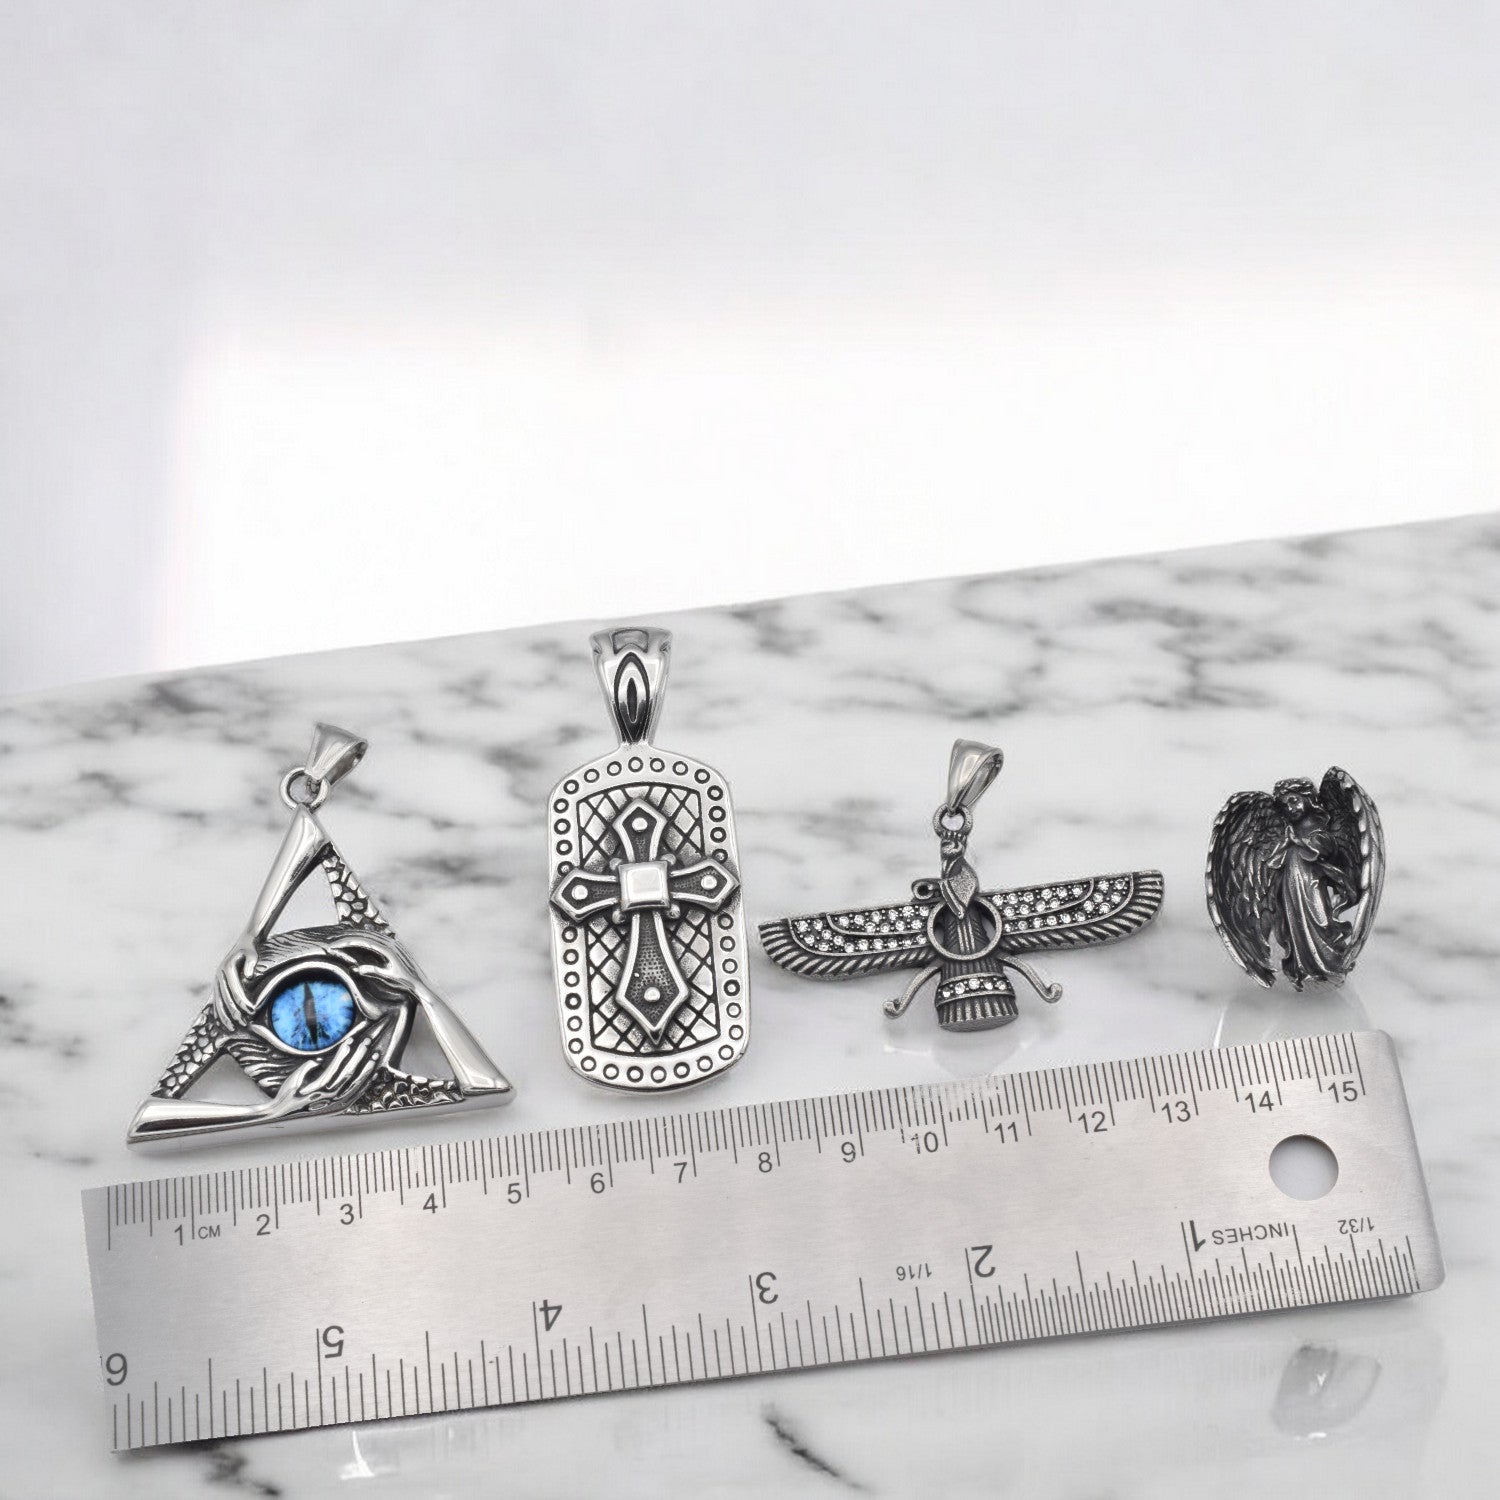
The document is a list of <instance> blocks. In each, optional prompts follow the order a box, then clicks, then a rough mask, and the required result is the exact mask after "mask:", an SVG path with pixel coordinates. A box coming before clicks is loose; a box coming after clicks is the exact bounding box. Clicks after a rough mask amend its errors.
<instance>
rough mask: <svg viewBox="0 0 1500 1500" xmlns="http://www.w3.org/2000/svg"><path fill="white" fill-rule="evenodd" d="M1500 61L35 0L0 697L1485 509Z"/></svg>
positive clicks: (1321, 38)
mask: <svg viewBox="0 0 1500 1500" xmlns="http://www.w3.org/2000/svg"><path fill="white" fill-rule="evenodd" d="M1496 43H1497V12H1496V9H1495V7H1494V6H1492V5H1485V4H1475V3H1444V0H1422V3H1411V4H1384V5H1382V4H1354V3H1340V4H1317V3H1307V0H1296V3H1281V0H1272V3H1256V4H1240V5H1233V4H1230V5H1204V4H1201V3H1195V0H1158V3H1150V4H1127V5H1121V4H1118V3H1085V4H1032V5H1014V4H1009V5H1007V4H996V3H994V0H988V3H983V4H933V3H924V4H913V5H910V6H896V5H891V4H885V3H874V0H863V3H849V4H830V3H822V0H799V3H797V4H795V5H792V4H777V3H767V0H755V3H735V0H714V3H712V4H705V3H684V4H628V3H625V4H621V3H612V4H603V3H567V0H563V3H558V0H551V3H538V4H535V5H515V4H495V3H474V4H467V3H456V0H426V3H421V4H416V3H409V4H398V3H391V0H387V3H374V0H348V3H321V4H311V3H290V0H279V3H278V0H255V3H223V0H181V3H163V0H138V3H133V4H129V5H122V4H119V3H118V0H98V3H86V0H85V3H66V4H57V3H54V0H7V3H5V4H4V6H3V9H0V505H3V510H0V520H3V528H4V531H3V536H0V544H3V555H0V627H3V635H0V689H11V690H14V689H25V688H32V687H43V686H47V685H51V684H56V683H60V682H65V681H69V680H74V679H79V678H84V677H92V676H98V675H103V674H109V673H116V672H128V671H138V670H144V669H148V668H155V667H170V666H180V665H189V664H194V663H200V662H206V661H215V660H224V659H232V658H239V657H246V656H262V655H270V654H275V653H280V652H286V651H298V650H308V649H314V648H320V647H326V646H336V645H344V644H352V643H357V642H368V641H375V640H380V639H386V638H393V637H403V636H412V635H431V634H440V633H447V632H454V631H465V630H475V629H482V628H488V627H493V626H500V625H506V624H512V623H519V622H524V621H535V620H542V619H551V618H559V617H565V616H573V615H599V614H609V615H625V614H631V613H638V612H649V611H650V610H652V609H657V608H665V607H671V606H678V605H688V604H694V603H711V602H723V601H726V600H729V599H734V598H745V597H753V596H760V595H767V594H776V593H784V592H792V591H799V590H805V589H815V588H828V587H838V586H843V585H849V584H855V583H863V582H871V581H878V580H890V579H896V578H901V577H908V576H917V575H928V574H938V573H949V572H963V571H981V570H993V569H1000V568H1005V567H1008V566H1014V565H1018V564H1025V563H1031V562H1038V561H1050V560H1057V559H1064V558H1072V557H1085V556H1091V555H1097V554H1101V553H1110V552H1117V551H1128V550H1144V549H1154V548H1158V547H1167V546H1176V545H1185V544H1191V543H1195V542H1201V541H1213V540H1221V539H1229V538H1233V537H1240V536H1249V535H1259V534H1268V533H1276V532H1283V531H1309V530H1322V529H1330V528H1335V527H1341V526H1348V525H1362V524H1372V523H1378V522H1384V521H1394V520H1400V519H1406V518H1414V517H1418V516H1429V515H1440V514H1448V513H1455V512H1460V511H1465V510H1473V509H1480V508H1486V507H1488V506H1490V505H1492V504H1493V503H1494V495H1495V493H1496V489H1497V486H1496V478H1497V471H1500V439H1497V437H1496V432H1497V421H1496V419H1497V416H1500V411H1497V408H1500V353H1497V349H1500V342H1497V331H1500V330H1497V324H1500V316H1497V310H1500V275H1497V264H1500V260H1497V253H1496V252H1497V241H1500V233H1497V230H1500V210H1497V202H1496V194H1495V187H1496V180H1497V174H1496V165H1497V161H1496V156H1497V142H1500V109H1497V103H1496V101H1497V96H1500V90H1497V88H1496V77H1497V61H1500V48H1497V44H1496ZM1434 583H1435V586H1440V581H1439V580H1435V581H1434Z"/></svg>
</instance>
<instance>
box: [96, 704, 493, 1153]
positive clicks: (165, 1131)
mask: <svg viewBox="0 0 1500 1500" xmlns="http://www.w3.org/2000/svg"><path fill="white" fill-rule="evenodd" d="M365 749H366V742H365V741H364V740H362V739H359V738H358V737H357V736H355V735H352V734H350V733H349V732H348V731H347V730H344V729H335V728H334V727H333V726H332V725H329V724H320V725H318V727H317V730H316V732H315V733H314V735H313V743H312V749H311V750H310V751H309V752H308V756H307V762H306V764H305V765H301V766H298V767H297V768H296V769H295V770H292V771H289V772H287V774H286V776H285V777H284V778H283V779H282V783H281V797H282V800H283V801H284V802H285V803H286V805H287V806H288V807H289V808H290V809H291V814H292V821H291V826H290V827H289V828H288V829H287V832H286V837H285V838H284V839H283V840H282V842H281V848H280V850H279V851H278V852H277V855H276V859H275V861H274V863H273V864H272V866H271V873H270V874H269V875H268V876H267V877H266V883H265V886H264V887H263V888H262V890H261V893H260V897H259V899H258V900H257V901H256V903H255V909H254V911H253V912H252V913H251V915H250V920H249V922H248V923H246V925H245V929H244V931H243V932H242V933H241V934H240V937H239V939H238V940H237V941H236V942H235V944H234V946H233V947H232V948H231V949H230V950H229V954H228V956H227V957H226V958H225V960H224V962H223V963H222V964H221V965H220V966H219V972H218V977H217V979H216V981H215V984H214V996H213V1000H212V1001H211V1003H209V1004H208V1005H206V1006H205V1007H204V1008H203V1011H202V1013H201V1014H200V1015H199V1017H198V1019H197V1020H196V1021H195V1022H194V1023H193V1025H192V1028H191V1029H190V1030H189V1031H188V1034H187V1036H186V1037H184V1038H183V1042H182V1045H181V1046H180V1047H179V1048H178V1049H177V1053H176V1056H174V1057H173V1059H172V1061H171V1062H170V1063H168V1065H167V1068H166V1071H165V1072H164V1073H163V1074H162V1076H161V1078H160V1080H159V1081H158V1083H157V1085H156V1087H155V1089H154V1090H152V1093H151V1096H150V1097H149V1098H148V1099H147V1100H146V1101H145V1102H144V1103H143V1104H142V1105H141V1107H140V1108H139V1109H138V1110H137V1111H136V1115H135V1119H134V1120H133V1121H132V1122H131V1126H130V1130H129V1133H128V1135H127V1136H126V1139H127V1140H128V1141H129V1142H130V1143H131V1144H132V1145H139V1144H143V1143H145V1142H148V1141H161V1140H173V1139H178V1138H181V1137H184V1136H196V1135H202V1134H206V1133H209V1132H218V1131H225V1130H243V1129H249V1128H251V1127H254V1126H283V1127H285V1126H293V1125H304V1124H309V1123H311V1122H313V1121H315V1120H326V1119H329V1118H332V1117H336V1116H345V1115H348V1116H358V1117H364V1118H369V1117H371V1116H374V1115H382V1114H389V1113H391V1112H392V1111H395V1110H400V1109H415V1108H443V1107H448V1106H454V1105H462V1104H503V1103H505V1102H506V1101H507V1100H508V1099H509V1098H510V1097H511V1086H510V1084H509V1083H508V1082H506V1080H505V1078H504V1077H503V1076H502V1075H501V1073H500V1071H499V1070H498V1069H497V1068H496V1067H495V1065H494V1063H492V1062H491V1061H490V1060H489V1058H488V1057H487V1056H486V1055H485V1052H484V1049H483V1048H482V1047H481V1046H480V1045H479V1043H478V1042H477V1041H475V1040H474V1038H473V1036H472V1035H470V1033H469V1031H468V1029H467V1028H466V1027H465V1026H464V1024H463V1022H462V1021H460V1020H459V1018H458V1017H457V1016H456V1015H455V1014H454V1013H453V1011H452V1010H451V1009H450V1008H449V1006H448V1004H447V1002H446V1001H444V1000H443V999H442V997H441V996H440V995H438V994H437V993H436V992H435V991H434V990H433V989H432V987H431V986H430V985H429V984H428V982H427V979H426V978H425V976H424V975H423V974H422V972H421V970H420V969H418V968H417V966H416V964H415V963H414V962H413V960H412V958H411V955H410V954H409V953H407V951H406V949H405V948H404V947H403V946H402V945H401V944H400V943H399V942H397V941H396V938H395V936H394V935H393V934H392V932H391V929H390V926H389V924H388V923H387V922H386V920H385V918H384V917H383V916H381V914H380V913H379V911H377V910H376V908H375V904H374V902H373V901H371V899H370V897H369V896H368V895H366V893H365V891H364V889H363V888H362V887H361V885H360V883H359V881H358V880H357V879H356V877H355V875H354V872H353V871H352V870H351V869H350V868H349V866H348V864H347V863H346V862H345V860H344V857H343V855H342V854H340V853H339V850H338V847H337V846H336V845H335V844H334V842H333V840H332V839H331V838H330V837H329V836H328V833H327V832H326V831H325V829H324V827H323V825H322V823H321V822H320V821H319V819H318V815H317V810H318V808H319V807H321V806H322V804H323V802H324V800H325V799H326V798H327V796H328V793H329V792H330V791H331V790H332V789H333V787H334V786H335V785H336V784H337V783H338V782H339V781H340V780H342V778H343V777H344V776H346V775H348V773H349V772H350V771H352V770H353V769H354V767H355V766H356V765H358V764H359V762H360V760H361V758H362V757H363V756H364V753H365ZM320 867H321V869H322V871H323V874H324V875H325V877H326V878H327V881H328V888H329V892H330V894H331V895H332V897H333V904H334V908H335V911H336V913H337V917H338V920H337V922H335V923H332V924H330V925H329V926H326V927H304V928H300V929H298V930H296V931H291V932H273V928H274V927H275V925H276V921H277V919H278V918H279V917H280V916H281V914H282V912H283V911H284V910H285V908H286V905H287V903H288V902H289V901H290V900H291V898H292V896H293V895H294V894H295V892H296V891H297V889H298V888H299V887H300V886H301V885H302V883H303V882H304V881H305V880H307V879H308V878H309V877H310V876H311V874H312V872H313V871H314V870H315V869H318V868H320ZM419 1021H420V1022H421V1023H422V1024H423V1025H424V1026H425V1028H426V1030H427V1031H428V1032H430V1034H431V1037H432V1039H433V1041H434V1042H435V1043H436V1044H437V1048H438V1050H439V1051H440V1052H441V1054H442V1056H443V1057H444V1059H445V1060H446V1061H447V1064H448V1066H449V1067H450V1068H451V1069H452V1076H450V1077H442V1078H426V1077H423V1076H421V1075H420V1074H417V1073H412V1072H408V1071H406V1070H405V1069H403V1068H402V1066H401V1055H402V1052H403V1050H404V1049H405V1047H406V1044H407V1042H408V1041H409V1040H410V1038H411V1035H412V1031H413V1027H414V1026H415V1025H417V1024H418V1022H419ZM221 1058H228V1059H230V1060H232V1061H233V1062H234V1063H236V1064H237V1065H238V1066H239V1067H240V1068H241V1069H242V1070H243V1071H244V1073H245V1074H246V1075H247V1076H248V1078H249V1079H250V1080H251V1081H252V1082H253V1083H254V1084H255V1086H256V1087H257V1088H258V1089H259V1091H260V1093H261V1095H262V1096H263V1097H262V1098H261V1099H259V1100H252V1101H251V1102H249V1103H246V1104H239V1103H228V1102H220V1101H215V1100H212V1099H196V1098H187V1097H185V1096H186V1095H187V1093H188V1091H189V1089H191V1088H192V1087H193V1085H194V1084H195V1083H196V1082H197V1081H198V1080H199V1079H200V1078H201V1076H202V1075H203V1074H204V1073H206V1072H207V1071H208V1070H209V1068H211V1067H212V1066H213V1065H214V1064H215V1063H216V1062H218V1061H219V1060H220V1059H221Z"/></svg>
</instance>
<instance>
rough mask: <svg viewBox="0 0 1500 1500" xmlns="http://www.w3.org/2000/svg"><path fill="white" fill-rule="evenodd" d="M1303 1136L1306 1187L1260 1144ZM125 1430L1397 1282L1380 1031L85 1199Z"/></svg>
mask: <svg viewBox="0 0 1500 1500" xmlns="http://www.w3.org/2000/svg"><path fill="white" fill-rule="evenodd" d="M1295 1135H1312V1136H1315V1137H1317V1138H1318V1139H1320V1140H1323V1141H1324V1142H1326V1143H1327V1144H1328V1145H1329V1146H1330V1147H1331V1148H1332V1149H1333V1151H1334V1153H1335V1155H1336V1156H1337V1158H1338V1161H1339V1176H1338V1181H1337V1183H1336V1184H1335V1186H1334V1187H1333V1189H1332V1190H1331V1191H1330V1192H1329V1193H1328V1194H1327V1195H1326V1196H1325V1197H1323V1198H1320V1199H1318V1200H1316V1201H1313V1202H1304V1201H1301V1200H1298V1199H1294V1198H1291V1197H1288V1196H1287V1195H1286V1194H1284V1193H1283V1192H1282V1191H1281V1189H1279V1188H1278V1187H1277V1186H1276V1185H1275V1184H1274V1183H1273V1182H1272V1180H1271V1176H1270V1172H1269V1167H1268V1162H1269V1158H1270V1154H1271V1151H1272V1149H1273V1148H1274V1147H1275V1146H1276V1145H1277V1144H1278V1143H1279V1142H1280V1141H1282V1140H1283V1139H1285V1138H1286V1137H1288V1136H1295ZM84 1214H85V1222H86V1228H87V1233H88V1243H89V1261H90V1267H91V1271H92V1276H93V1285H94V1306H95V1317H96V1322H97V1325H98V1333H99V1344H100V1373H101V1378H102V1380H103V1383H104V1388H105V1394H106V1400H107V1433H108V1438H109V1441H110V1443H111V1444H112V1445H113V1446H114V1447H115V1448H116V1449H126V1448H142V1447H152V1446H155V1445H158V1444H163V1443H174V1442H184V1441H193V1440H197V1439H202V1438H215V1437H225V1436H243V1435H249V1434H251V1433H262V1432H284V1431H290V1430H294V1429H300V1428H307V1427H322V1426H329V1425H333V1424H337V1423H342V1422H364V1421H374V1420H378V1419H382V1418H386V1417H400V1416H414V1415H417V1414H419V1413H428V1412H452V1411H458V1410H462V1409H467V1408H471V1407H484V1406H503V1405H510V1404H513V1403H519V1402H526V1401H549V1400H554V1399H557V1398H561V1397H565V1396H577V1395H585V1394H593V1393H597V1392H604V1391H619V1390H636V1389H640V1388H643V1387H654V1386H669V1385H678V1384H686V1383H690V1382H694V1381H700V1380H716V1379H721V1378H728V1377H731V1376H738V1375H753V1374H760V1373H764V1372H770V1371H782V1370H795V1369H802V1368H809V1367H813V1366H822V1365H837V1364H845V1363H852V1362H856V1361H863V1360H872V1359H883V1358H894V1357H896V1356H903V1355H911V1354H921V1353H929V1352H937V1351H945V1350H951V1349H968V1348H979V1347H984V1346H989V1345H997V1344H1008V1343H1017V1342H1022V1341H1025V1340H1030V1339H1041V1338H1053V1337H1058V1336H1061V1335H1065V1334H1072V1333H1089V1332H1101V1331H1107V1330H1122V1329H1130V1328H1147V1327H1157V1326H1161V1325H1165V1324H1171V1323H1184V1322H1196V1321H1202V1320H1207V1319H1211V1318H1218V1317H1225V1316H1229V1315H1233V1314H1238V1313H1247V1312H1261V1311H1268V1310H1272V1309H1277V1308H1288V1307H1303V1306H1310V1305H1314V1304H1321V1303H1337V1302H1346V1301H1354V1300H1359V1299H1364V1298H1376V1297H1390V1296H1401V1295H1405V1294H1408V1293H1412V1292H1416V1291H1425V1290H1429V1289H1430V1288H1432V1287H1434V1286H1436V1285H1437V1284H1438V1283H1439V1282H1440V1281H1441V1280H1442V1275H1443V1270H1442V1262H1441V1259H1440V1257H1439V1253H1438V1247H1437V1239H1436V1234H1435V1231H1434V1229H1433V1224H1432V1216H1431V1211H1430V1208H1429V1206H1428V1203H1427V1195H1426V1188H1425V1185H1424V1183H1423V1180H1422V1174H1421V1166H1420V1163H1419V1161H1418V1158H1417V1151H1416V1144H1415V1141H1414V1139H1413V1136H1412V1130H1411V1122H1410V1119H1409V1116H1408V1114H1407V1109H1406V1100H1405V1095H1404V1092H1403V1090H1402V1086H1401V1079H1400V1075H1399V1073H1398V1071H1397V1068H1396V1063H1395V1058H1394V1054H1393V1051H1392V1048H1391V1043H1390V1040H1389V1038H1388V1037H1386V1036H1385V1035H1384V1034H1382V1033H1379V1032H1364V1033H1360V1034H1358V1035H1347V1034H1346V1035H1340V1036H1325V1037H1309V1038H1302V1039H1298V1040H1291V1041H1284V1042H1276V1043H1267V1044H1263V1045H1260V1046H1246V1047H1234V1048H1227V1049H1223V1050H1213V1051H1202V1052H1187V1053H1177V1054H1172V1055H1169V1056H1159V1057H1149V1058H1140V1059H1135V1060H1131V1061H1125V1062H1108V1063H1090V1064H1080V1065H1078V1066H1076V1067H1070V1068H1054V1069H1048V1070H1046V1071H1042V1072H1033V1073H1019V1074H1010V1075H1005V1076H999V1077H993V1078H985V1079H978V1080H973V1081H968V1082H960V1083H944V1084H936V1085H922V1086H912V1087H907V1088H893V1089H881V1090H873V1091H868V1092H864V1093H856V1094H841V1095H830V1096H827V1097H822V1098H815V1099H799V1100H793V1101H789V1102H784V1103H777V1104H762V1105H746V1106H741V1107H738V1108H726V1109H718V1110H707V1111H702V1112H698V1113H692V1114H678V1115H671V1116H662V1117H658V1118H651V1119H644V1120H622V1121H619V1122H615V1123H612V1124H607V1125H593V1126H585V1127H579V1128H575V1129H570V1130H547V1131H538V1132H534V1133H531V1134H527V1135H511V1136H495V1137H489V1138H486V1139H480V1140H470V1141H461V1142H456V1143H452V1144H445V1145H434V1146H423V1147H411V1148H407V1149H402V1150H388V1151H372V1152H365V1153H360V1154H356V1155H346V1156H330V1157H323V1158H317V1159H312V1160H304V1161H294V1162H287V1163H283V1164H281V1165H279V1166H267V1167H258V1168H248V1169H243V1170H238V1171H221V1172H210V1173H202V1174H198V1175H194V1176H185V1177H173V1178H163V1179H160V1180H157V1181H154V1182H135V1183H126V1184H122V1185H119V1186H116V1187H109V1188H98V1189H93V1190H91V1191H89V1192H86V1193H85V1194H84Z"/></svg>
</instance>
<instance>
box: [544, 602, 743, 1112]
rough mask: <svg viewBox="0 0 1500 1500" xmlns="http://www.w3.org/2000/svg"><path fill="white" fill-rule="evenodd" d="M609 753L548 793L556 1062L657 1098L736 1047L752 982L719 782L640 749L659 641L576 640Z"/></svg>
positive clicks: (645, 743)
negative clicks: (610, 732) (588, 668)
mask: <svg viewBox="0 0 1500 1500" xmlns="http://www.w3.org/2000/svg"><path fill="white" fill-rule="evenodd" d="M590 640H591V643H592V645H593V649H594V665H595V667H596V669H597V671H598V674H599V683H600V686H601V687H602V688H603V690H604V701H605V704H606V705H607V706H608V709H609V714H610V718H611V720H612V722H613V724H614V729H615V733H616V734H617V735H618V737H619V745H618V747H617V748H616V749H614V750H611V751H609V752H608V753H607V754H605V755H601V756H600V757H599V758H598V759H597V760H592V761H589V762H588V763H587V764H586V765H582V766H579V767H578V768H577V769H576V770H573V771H570V772H569V773H568V774H567V775H566V776H564V777H563V778H562V780H561V781H559V782H558V783H557V785H556V786H555V787H553V789H552V795H551V798H550V799H549V804H548V806H549V816H548V827H549V830H550V831H549V837H548V850H549V856H550V866H551V890H552V894H551V906H552V959H553V966H554V970H555V972H556V976H557V999H558V1020H559V1024H560V1026H561V1028H562V1041H563V1051H564V1055H565V1056H566V1057H567V1059H568V1064H569V1066H570V1067H571V1068H572V1069H573V1070H574V1072H576V1073H578V1074H579V1075H580V1076H582V1077H584V1078H587V1079H588V1080H589V1081H590V1082H591V1083H601V1084H605V1085H607V1086H609V1087H611V1088H620V1089H630V1090H635V1091H638V1092H644V1093H655V1092H657V1091H660V1090H662V1089H674V1088H684V1087H686V1086H687V1085H689V1084H693V1083H700V1082H702V1081H703V1080H704V1079H706V1078H712V1077H713V1076H714V1075H715V1074H717V1073H722V1072H723V1071H724V1070H725V1069H726V1068H729V1067H732V1066H733V1065H734V1064H735V1063H736V1062H738V1061H739V1059H740V1058H741V1057H742V1056H743V1055H744V1051H745V1048H746V1047H747V1046H748V1045H749V1041H750V975H749V966H748V964H747V963H746V961H745V919H744V912H743V908H742V904H741V902H740V878H739V870H738V867H737V858H738V857H737V854H736V849H735V839H734V815H733V811H732V809H731V807H730V802H729V787H728V784H727V783H726V782H725V780H724V778H723V777H722V776H721V775H719V773H718V772H717V771H715V770H714V769H713V768H712V767H711V766H705V765H704V764H703V763H702V762H701V761H697V760H693V759H692V758H690V757H689V756H686V755H682V754H680V753H678V752H676V751H670V750H659V749H657V748H656V747H655V746H654V745H653V744H652V743H651V740H652V735H653V733H654V731H655V728H656V721H657V718H658V716H659V715H660V713H661V701H662V691H663V689H664V687H665V685H666V677H667V665H668V656H669V653H670V651H671V647H672V637H671V634H670V633H669V632H668V631H665V630H654V629H647V628H644V627H636V628H630V629H621V630H605V631H600V632H599V633H598V634H597V635H594V636H592V637H591V638H590Z"/></svg>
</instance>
